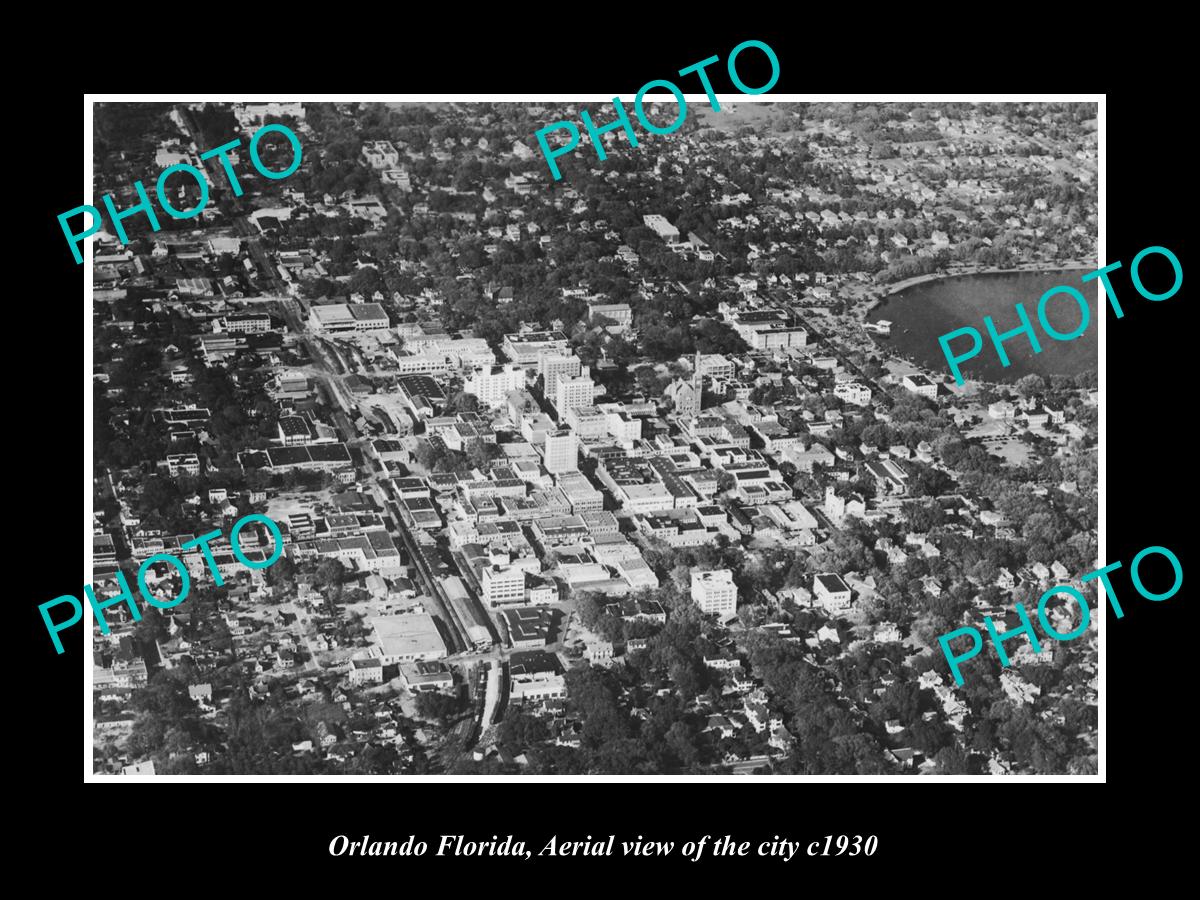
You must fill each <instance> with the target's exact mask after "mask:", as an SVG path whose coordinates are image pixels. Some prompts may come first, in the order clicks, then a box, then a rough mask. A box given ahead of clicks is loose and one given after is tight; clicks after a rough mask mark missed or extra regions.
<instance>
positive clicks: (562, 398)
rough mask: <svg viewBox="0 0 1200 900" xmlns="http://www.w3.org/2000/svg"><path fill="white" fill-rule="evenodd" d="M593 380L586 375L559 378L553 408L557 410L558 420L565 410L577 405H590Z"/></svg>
mask: <svg viewBox="0 0 1200 900" xmlns="http://www.w3.org/2000/svg"><path fill="white" fill-rule="evenodd" d="M595 387H596V385H595V382H593V381H592V379H590V378H588V377H587V376H586V375H579V376H577V377H575V378H560V379H559V381H558V390H557V392H556V393H555V403H554V409H555V410H556V411H557V412H558V418H559V421H562V419H563V417H564V416H565V415H566V414H567V411H568V410H570V409H574V408H575V407H577V406H591V405H592V400H593V398H594V397H595V393H596V392H595Z"/></svg>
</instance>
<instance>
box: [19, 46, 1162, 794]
mask: <svg viewBox="0 0 1200 900" xmlns="http://www.w3.org/2000/svg"><path fill="white" fill-rule="evenodd" d="M746 55H747V56H749V51H747V54H746ZM684 90H686V91H687V100H686V103H683V104H681V103H679V102H678V100H677V98H675V97H673V96H672V95H671V94H670V93H667V92H666V91H665V90H663V89H661V88H660V89H658V90H657V91H651V92H649V93H647V95H646V96H645V97H642V96H640V95H639V97H638V103H637V105H636V109H635V103H634V98H633V96H632V95H629V96H624V97H622V98H621V101H622V102H623V107H621V108H620V109H618V108H616V107H615V106H614V103H613V102H611V101H608V102H605V101H603V100H598V99H594V98H590V97H589V98H588V99H587V101H576V102H572V101H569V100H553V101H550V100H523V99H521V98H520V97H519V96H518V97H514V98H511V99H505V100H487V101H462V100H446V99H438V98H436V97H429V98H425V99H404V100H397V101H388V100H380V99H375V98H372V99H369V100H354V99H347V98H345V97H336V98H326V99H321V98H318V99H316V100H312V101H309V100H306V99H303V98H300V99H295V98H288V97H279V98H277V99H271V98H269V97H263V98H258V99H254V98H251V97H248V96H247V97H244V98H241V99H233V100H231V99H214V100H205V101H191V102H146V101H130V100H109V99H104V100H98V101H96V102H94V103H92V104H91V107H90V109H91V118H90V122H89V123H88V128H89V129H90V139H91V141H92V144H91V159H92V166H93V178H94V192H93V194H92V196H91V199H90V200H88V201H87V206H88V207H89V208H88V209H87V210H86V211H85V210H84V209H83V208H81V209H79V210H77V211H76V214H75V215H74V216H73V217H71V218H61V217H60V224H62V226H63V233H64V236H65V237H66V240H65V241H64V244H63V248H62V249H63V253H64V254H71V253H75V254H77V258H78V259H81V260H82V262H81V263H80V266H81V270H84V271H88V272H90V285H91V354H92V355H91V359H90V365H91V373H92V386H91V390H92V396H91V399H90V426H89V427H90V445H89V447H88V448H87V450H88V452H90V456H91V465H92V470H91V482H92V485H93V496H92V498H91V501H92V523H91V524H92V532H93V537H92V542H93V553H92V570H91V575H92V581H91V584H92V587H93V590H94V595H95V602H94V603H92V602H90V601H89V600H88V599H87V598H84V597H82V596H80V597H79V600H78V601H76V603H77V604H78V605H80V606H81V608H82V606H83V605H90V606H91V609H89V610H87V613H88V614H87V616H86V617H85V618H83V620H82V621H83V625H82V626H81V625H79V624H75V625H74V626H73V628H66V627H65V626H62V622H63V621H64V620H66V619H67V618H68V617H69V615H70V611H71V609H70V604H68V603H66V602H65V601H64V602H63V603H62V604H60V605H59V606H58V607H51V608H49V609H48V610H47V611H44V612H43V616H44V617H47V618H46V625H47V631H48V632H49V635H48V638H47V640H49V638H53V640H54V641H58V640H60V639H61V640H63V641H77V640H78V638H79V634H78V632H79V631H80V629H81V627H82V628H83V629H84V630H87V631H90V634H88V635H86V636H85V639H86V640H87V641H89V642H90V647H91V653H90V658H89V660H88V662H87V665H88V666H89V671H90V691H91V717H92V721H91V753H92V774H93V775H94V776H96V777H105V778H107V777H110V776H117V777H143V776H163V775H176V776H191V777H192V778H194V779H204V778H206V777H213V776H309V777H329V776H395V777H397V778H403V777H406V776H433V777H438V776H491V777H505V776H512V777H520V776H547V775H561V776H589V775H621V776H651V777H654V776H693V777H695V776H729V775H750V776H847V777H851V776H867V777H871V778H875V779H879V778H887V777H890V776H932V777H965V778H971V777H980V778H987V777H994V776H1002V775H1064V776H1095V775H1096V774H1097V772H1098V762H1097V755H1098V745H1097V740H1098V663H1099V654H1098V643H1099V636H1098V628H1097V620H1098V619H1099V617H1100V614H1101V613H1100V609H1099V607H1101V606H1104V605H1106V604H1107V603H1108V601H1106V599H1105V595H1104V592H1103V591H1102V590H1101V589H1100V582H1099V580H1097V579H1096V578H1095V577H1092V578H1086V577H1085V576H1087V575H1088V574H1089V573H1092V574H1093V575H1094V572H1095V570H1097V569H1098V563H1097V560H1098V559H1099V557H1100V552H1099V547H1098V536H1097V530H1098V499H1099V492H1100V479H1099V478H1098V447H1099V440H1098V416H1099V409H1098V407H1099V395H1098V388H1099V383H1098V372H1099V368H1100V362H1101V360H1100V358H1099V352H1098V350H1099V347H1100V346H1101V344H1100V342H1099V341H1098V340H1097V331H1098V320H1099V319H1101V318H1103V317H1104V315H1105V313H1106V309H1107V307H1108V302H1109V301H1108V300H1107V299H1106V295H1105V294H1104V293H1103V292H1102V289H1101V286H1100V282H1099V280H1097V279H1096V278H1095V276H1094V274H1093V275H1092V278H1091V279H1090V280H1085V276H1088V275H1089V274H1092V273H1095V272H1096V270H1097V269H1098V268H1099V267H1100V266H1102V265H1104V263H1105V262H1106V260H1103V259H1101V258H1100V256H1099V252H1098V237H1099V233H1100V227H1101V221H1100V213H1099V209H1098V191H1099V182H1098V158H1099V153H1100V149H1101V133H1100V127H1099V121H1098V120H1099V108H1098V107H1099V104H1098V102H1097V100H1096V99H1095V98H1091V99H1081V100H1063V101H1049V100H1046V101H1036V102H1031V101H1026V100H987V101H977V102H967V101H948V100H939V99H920V98H917V99H913V100H911V101H897V100H889V101H887V102H882V101H881V102H866V101H862V100H845V101H836V100H829V101H821V102H798V101H797V102H792V101H788V100H786V99H785V100H780V99H777V98H776V97H774V96H772V95H770V94H766V95H764V96H753V95H751V94H745V95H739V94H737V93H736V92H734V93H731V94H726V93H722V94H721V96H720V102H719V108H714V107H715V106H717V105H718V104H717V103H716V102H715V98H713V99H712V100H711V101H710V99H709V98H708V97H706V96H705V94H703V93H696V94H693V93H692V91H693V90H695V85H693V84H690V83H689V84H688V85H687V86H686V87H685V88H684ZM678 99H679V100H682V97H680V98H678ZM672 122H674V123H675V124H676V128H675V129H674V130H672V131H670V132H669V133H664V132H665V131H666V130H667V129H668V128H669V127H670V126H671V124H672ZM608 126H611V127H608ZM160 176H161V177H160ZM85 232H86V235H85ZM1125 265H1126V268H1128V267H1129V265H1130V263H1129V261H1128V260H1126V262H1125ZM1142 273H1143V275H1144V281H1145V282H1146V284H1147V286H1148V287H1152V289H1153V290H1156V291H1159V292H1162V291H1165V290H1166V288H1167V287H1169V285H1170V265H1169V263H1168V261H1167V260H1166V259H1165V258H1161V257H1160V258H1157V259H1146V261H1145V262H1144V264H1143V265H1142ZM1119 275H1120V277H1121V278H1123V279H1125V280H1124V281H1122V282H1121V283H1120V287H1121V289H1122V291H1123V295H1122V296H1125V295H1132V296H1136V295H1135V294H1133V291H1132V288H1130V287H1129V282H1128V280H1127V279H1128V275H1127V273H1126V272H1121V273H1119ZM1112 277H1113V280H1114V282H1115V281H1116V280H1117V278H1118V274H1114V275H1113V276H1112ZM1063 285H1067V286H1070V288H1071V290H1070V291H1067V290H1066V289H1063V290H1061V291H1056V290H1055V289H1056V288H1058V287H1059V286H1063ZM1072 291H1073V293H1072ZM1076 295H1078V296H1079V297H1080V299H1081V300H1082V305H1077V303H1076V302H1073V300H1072V298H1073V297H1075V296H1076ZM1047 296H1049V298H1050V299H1045V298H1046V297H1047ZM1126 302H1139V301H1126ZM1018 305H1019V306H1020V307H1022V309H1018V308H1017V307H1018ZM1107 327H1108V328H1109V329H1111V330H1115V329H1119V328H1121V327H1122V325H1121V324H1120V323H1117V322H1115V321H1114V320H1113V319H1111V318H1110V319H1109V321H1108V323H1107ZM947 335H953V336H952V337H951V338H950V339H948V340H945V341H943V340H942V338H943V336H947ZM1160 562H1161V561H1160ZM1128 564H1129V561H1128V560H1126V565H1127V566H1128ZM1153 565H1157V564H1156V563H1154V562H1153V561H1147V562H1146V563H1145V568H1146V570H1147V571H1149V569H1150V568H1151V567H1152V566H1153ZM1163 565H1164V566H1165V565H1166V564H1165V563H1163ZM1149 577H1150V576H1149V575H1147V579H1148V578H1149ZM1167 581H1168V583H1169V579H1168V580H1167ZM1056 587H1062V588H1063V591H1061V592H1059V593H1054V592H1053V591H1052V589H1053V588H1056ZM1068 589H1069V590H1068ZM1159 590H1160V591H1161V588H1159ZM46 599H47V600H48V599H49V597H47V598H46ZM1039 599H1040V600H1041V602H1039ZM1107 614H1108V618H1107V620H1106V621H1107V622H1108V623H1110V624H1111V623H1112V622H1113V621H1114V618H1113V611H1112V608H1110V609H1108V611H1107ZM89 622H91V623H93V624H92V627H91V628H90V629H89V628H88V627H87V623H89ZM1030 623H1032V624H1030ZM60 626H62V630H60V631H55V629H56V628H59V627H60ZM1024 626H1029V627H1027V628H1026V627H1024ZM1117 627H1120V626H1117ZM948 635H952V636H953V637H952V639H950V640H942V638H945V637H946V636H948ZM1068 636H1070V637H1068ZM976 638H977V639H978V640H976Z"/></svg>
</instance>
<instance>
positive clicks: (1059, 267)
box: [865, 263, 1097, 314]
mask: <svg viewBox="0 0 1200 900" xmlns="http://www.w3.org/2000/svg"><path fill="white" fill-rule="evenodd" d="M1096 268H1097V267H1096V266H1088V265H1086V264H1082V263H1031V264H1028V265H1026V266H1024V267H1020V268H1011V269H996V268H991V267H986V266H981V267H971V268H967V269H962V270H959V271H954V272H931V273H929V274H928V275H914V276H913V277H912V278H905V279H904V280H903V281H897V282H895V283H893V284H889V285H886V286H885V288H884V289H885V291H886V293H884V295H883V296H881V297H876V298H875V299H873V300H871V301H870V303H868V304H867V306H866V309H865V312H866V313H868V314H869V313H871V312H873V311H874V310H875V308H876V307H878V306H882V305H883V304H884V303H887V302H888V301H889V300H891V299H892V298H893V297H894V296H895V295H896V294H899V293H900V292H902V291H906V290H908V289H909V288H912V287H916V286H917V285H920V284H929V283H930V282H933V281H942V280H944V279H948V278H959V277H961V276H964V275H1024V274H1029V273H1035V272H1093V271H1095V270H1096Z"/></svg>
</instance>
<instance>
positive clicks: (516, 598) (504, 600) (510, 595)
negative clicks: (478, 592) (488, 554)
mask: <svg viewBox="0 0 1200 900" xmlns="http://www.w3.org/2000/svg"><path fill="white" fill-rule="evenodd" d="M480 584H481V586H482V587H483V599H484V601H485V602H486V603H487V605H488V606H490V607H492V608H493V609H495V608H496V607H499V606H512V605H520V604H522V603H524V602H525V572H524V570H522V569H518V568H508V567H505V568H500V567H498V566H488V567H487V568H486V569H484V570H483V578H482V579H481V580H480Z"/></svg>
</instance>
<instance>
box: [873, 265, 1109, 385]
mask: <svg viewBox="0 0 1200 900" xmlns="http://www.w3.org/2000/svg"><path fill="white" fill-rule="evenodd" d="M1092 271H1095V267H1089V266H1088V265H1086V264H1081V263H1079V262H1069V263H1066V264H1061V263H1059V264H1053V265H1051V264H1038V265H1035V266H1027V267H1024V268H1004V269H1000V268H985V267H973V268H972V269H970V270H964V271H958V272H954V273H936V274H933V273H931V274H928V275H921V276H916V277H914V278H906V279H904V281H902V282H897V283H896V284H894V285H889V286H888V288H889V290H888V293H887V294H886V295H885V296H882V297H878V298H876V300H875V302H873V303H872V304H871V306H870V308H869V309H868V310H867V311H866V312H865V313H864V314H863V315H862V317H861V319H860V321H861V322H862V323H863V324H864V326H865V325H867V324H868V323H870V322H873V321H880V320H885V319H890V320H892V328H891V334H890V336H888V337H883V336H880V335H877V334H875V333H874V332H871V339H872V342H873V343H874V344H875V346H876V347H877V348H879V350H880V351H881V352H883V353H884V354H886V355H887V356H890V357H893V358H895V359H897V360H904V361H905V362H906V363H907V364H909V365H913V366H916V367H917V368H919V369H921V370H922V371H930V370H932V371H942V365H943V364H944V361H943V358H942V355H941V354H940V353H938V352H935V351H936V348H937V346H938V344H937V342H936V336H937V335H939V334H943V333H945V332H947V331H948V330H949V329H951V328H953V327H954V326H955V325H956V324H961V323H962V322H964V321H971V320H972V319H973V318H975V313H976V312H977V313H978V314H979V317H982V316H983V315H985V314H995V312H996V311H997V310H999V309H1001V308H1002V307H1005V308H1007V309H1008V310H1010V311H1011V309H1012V304H1013V302H1014V299H1016V298H1018V297H1020V298H1021V299H1024V300H1025V301H1026V305H1027V306H1028V305H1029V303H1031V302H1032V303H1036V302H1037V298H1038V297H1039V296H1041V295H1042V294H1043V293H1044V292H1046V291H1047V290H1050V289H1052V287H1053V286H1054V285H1056V284H1057V285H1063V284H1065V285H1071V284H1073V282H1074V280H1075V279H1077V278H1078V277H1079V276H1080V275H1081V274H1084V273H1087V272H1092ZM991 275H996V276H1007V277H1004V278H996V279H992V278H989V277H980V276H991ZM960 277H961V281H955V280H954V279H958V278H960ZM1025 294H1027V295H1028V296H1027V297H1024V296H1022V295H1025ZM887 303H892V304H895V306H894V308H890V309H889V308H885V304H887ZM1054 315H1055V311H1051V318H1052V319H1053V317H1054ZM1076 315H1078V314H1076ZM867 330H869V329H867ZM1064 330H1069V326H1064ZM910 332H911V333H910ZM923 335H924V337H922V336H923ZM926 341H928V343H929V346H926ZM1089 341H1092V342H1094V341H1095V336H1094V335H1093V336H1092V337H1091V338H1089ZM1074 343H1075V342H1073V341H1072V342H1069V344H1072V345H1073V344H1074ZM1084 343H1085V345H1086V343H1087V342H1084ZM1081 353H1082V354H1086V355H1088V356H1090V357H1091V358H1090V359H1085V358H1084V357H1083V356H1080V354H1081ZM997 363H998V360H991V359H990V358H982V359H980V360H979V361H977V362H975V363H973V364H972V368H974V369H975V371H974V373H973V374H972V375H971V376H970V377H971V380H972V381H980V382H986V383H989V384H993V385H997V386H999V385H1004V384H1009V385H1011V384H1012V383H1013V382H1015V381H1017V380H1019V379H1020V378H1021V377H1022V376H1023V375H1025V374H1031V373H1033V374H1039V375H1042V376H1044V377H1050V376H1051V375H1054V374H1064V375H1071V376H1075V375H1078V374H1080V372H1082V371H1085V370H1087V369H1092V370H1094V369H1095V368H1096V367H1097V359H1096V357H1095V349H1094V347H1093V348H1092V349H1091V350H1088V349H1085V348H1083V347H1070V346H1063V347H1061V348H1059V349H1058V351H1057V352H1056V353H1055V354H1053V357H1051V356H1049V355H1046V356H1043V355H1042V354H1033V355H1030V354H1026V353H1022V354H1021V358H1015V359H1013V361H1012V365H1011V366H1003V367H998V365H997Z"/></svg>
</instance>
